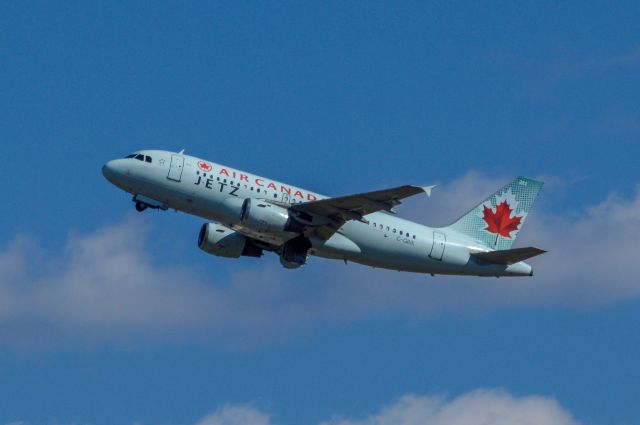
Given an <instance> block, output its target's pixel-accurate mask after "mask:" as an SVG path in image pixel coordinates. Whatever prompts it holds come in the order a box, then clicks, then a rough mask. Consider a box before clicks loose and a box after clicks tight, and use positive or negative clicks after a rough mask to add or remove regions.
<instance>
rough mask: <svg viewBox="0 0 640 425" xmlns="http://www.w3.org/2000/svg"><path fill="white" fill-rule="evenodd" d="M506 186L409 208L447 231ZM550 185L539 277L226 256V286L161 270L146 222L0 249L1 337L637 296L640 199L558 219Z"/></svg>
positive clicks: (532, 233) (275, 329)
mask: <svg viewBox="0 0 640 425" xmlns="http://www.w3.org/2000/svg"><path fill="white" fill-rule="evenodd" d="M507 180H508V179H495V178H488V177H486V176H484V175H481V174H477V173H470V174H468V175H466V176H463V177H461V178H460V179H457V180H456V181H454V182H452V183H450V184H446V185H443V186H441V187H439V188H438V190H437V191H436V192H434V195H433V197H432V198H426V197H424V198H417V199H416V200H414V201H413V202H409V203H408V205H406V206H405V207H404V210H401V211H400V213H401V215H404V216H409V217H411V218H414V219H417V220H419V221H421V222H423V223H426V224H432V225H433V224H435V225H444V224H447V223H448V222H450V221H452V220H453V219H455V218H457V216H459V215H461V214H462V213H464V212H465V211H467V210H468V209H469V208H470V207H472V206H473V205H475V204H476V203H477V202H479V201H480V200H482V199H483V198H484V197H485V196H487V195H489V194H490V193H492V192H493V191H495V189H497V188H498V187H500V186H501V185H502V184H504V183H505V182H506V181H507ZM554 184H556V185H557V182H554ZM551 186H553V185H551ZM546 189H547V190H544V189H543V192H542V202H541V203H539V204H538V205H536V206H535V207H534V210H533V212H532V214H531V215H530V216H529V218H528V220H527V223H526V225H525V227H524V229H523V231H522V232H520V234H519V239H518V241H517V242H516V246H526V245H536V246H539V247H541V248H544V249H547V250H549V253H547V254H545V255H543V256H541V257H538V258H536V259H534V260H532V263H533V265H534V269H535V272H536V274H535V276H534V277H533V278H514V279H491V278H460V277H441V276H437V277H429V276H426V275H416V274H407V273H398V272H392V271H385V270H380V269H375V270H374V269H371V268H367V267H361V266H358V265H352V264H349V265H347V266H345V265H344V264H342V263H341V262H331V261H327V260H321V259H315V258H314V259H312V260H311V261H310V264H309V265H308V266H307V267H304V268H303V269H301V270H296V271H290V270H285V269H283V268H281V267H280V266H279V264H278V262H277V260H276V258H275V257H274V256H273V255H272V254H267V255H266V256H265V257H263V258H262V259H259V260H255V261H245V262H238V261H235V260H227V261H228V263H226V264H228V265H227V266H226V267H227V269H226V270H227V271H230V273H229V277H225V276H226V274H225V273H222V274H221V273H219V270H206V269H203V268H206V266H195V267H189V268H187V267H177V266H175V265H174V264H172V263H166V262H165V263H164V264H157V263H156V262H155V261H154V260H153V259H152V258H150V256H149V252H150V250H149V249H148V246H147V245H148V243H149V242H150V241H152V240H153V237H152V236H151V235H149V234H148V232H145V231H142V232H141V231H140V228H141V227H142V228H143V229H144V225H143V224H142V222H141V221H140V220H139V219H127V220H125V221H124V222H122V223H120V224H118V225H114V226H109V227H106V228H104V229H101V230H98V231H96V232H94V233H91V234H87V235H76V236H73V237H71V238H70V239H69V241H68V243H67V244H66V245H65V246H64V247H63V248H62V249H61V250H60V251H59V252H55V253H47V252H43V251H42V250H41V249H40V248H38V246H37V244H35V243H33V242H30V241H29V240H26V239H24V238H17V239H16V240H15V241H14V242H13V243H11V244H10V245H9V246H8V247H7V248H6V249H5V250H4V251H3V252H0V340H1V341H3V343H7V342H16V341H22V340H24V341H28V342H32V341H36V340H37V341H41V340H43V339H45V340H47V339H48V340H51V341H65V340H66V339H67V338H68V339H77V337H81V338H82V339H85V340H86V339H95V340H105V339H118V338H131V337H132V336H133V337H135V338H158V337H160V338H180V337H185V338H186V337H188V338H191V337H193V336H194V335H200V336H203V337H205V338H212V337H214V338H216V339H223V340H227V339H231V340H233V341H234V342H235V343H239V344H242V345H247V344H260V343H261V342H262V341H263V340H273V339H278V338H287V337H289V336H290V335H291V334H292V332H294V331H299V330H308V329H309V328H310V327H312V326H314V325H322V324H326V323H344V322H351V321H353V320H358V319H362V318H367V317H371V316H373V315H380V314H389V313H390V314H394V315H397V314H401V315H405V316H424V315H432V314H437V313H439V312H453V313H455V314H459V313H461V312H465V313H468V312H476V313H477V312H481V311H486V310H491V309H497V308H504V307H507V308H513V307H516V306H548V305H555V306H570V307H576V306H578V307H585V306H591V305H594V304H595V305H597V304H602V303H611V302H615V301H618V300H627V299H635V298H637V297H638V296H640V270H638V269H637V268H636V267H635V257H636V256H637V252H636V250H635V248H636V244H637V241H638V240H639V239H640V192H637V191H636V192H635V193H633V194H631V195H630V196H626V197H619V196H616V195H614V194H612V195H611V196H609V197H608V198H607V199H605V200H604V201H602V202H600V203H598V204H596V205H592V206H589V207H585V208H584V209H582V210H581V211H571V212H568V211H566V210H565V211H562V212H559V211H558V210H557V209H554V210H553V211H550V210H549V208H548V205H549V204H550V203H548V202H545V197H549V198H550V199H554V200H557V199H558V198H559V197H560V195H558V193H555V194H554V193H553V190H551V191H549V190H548V189H549V188H546ZM191 236H192V235H191ZM193 255H197V254H196V253H195V252H194V253H193ZM220 263H222V261H218V262H216V264H217V265H219V264H220ZM202 276H206V277H202Z"/></svg>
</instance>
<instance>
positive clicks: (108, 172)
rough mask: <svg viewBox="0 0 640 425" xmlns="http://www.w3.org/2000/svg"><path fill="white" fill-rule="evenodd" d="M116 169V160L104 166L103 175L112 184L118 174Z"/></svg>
mask: <svg viewBox="0 0 640 425" xmlns="http://www.w3.org/2000/svg"><path fill="white" fill-rule="evenodd" d="M116 168H117V165H116V161H115V160H113V161H109V162H107V163H106V164H104V165H103V166H102V175H103V176H104V177H105V178H106V179H107V180H109V181H110V182H111V183H113V181H114V180H115V177H116V174H117V170H116Z"/></svg>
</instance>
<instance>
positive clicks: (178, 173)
mask: <svg viewBox="0 0 640 425" xmlns="http://www.w3.org/2000/svg"><path fill="white" fill-rule="evenodd" d="M183 168H184V157H183V156H180V155H171V165H170V166H169V174H168V175H167V178H168V179H169V180H173V181H176V182H179V181H180V179H181V178H182V169H183Z"/></svg>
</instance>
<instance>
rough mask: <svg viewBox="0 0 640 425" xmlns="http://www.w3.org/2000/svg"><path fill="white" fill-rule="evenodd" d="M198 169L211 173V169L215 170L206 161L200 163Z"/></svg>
mask: <svg viewBox="0 0 640 425" xmlns="http://www.w3.org/2000/svg"><path fill="white" fill-rule="evenodd" d="M198 167H200V169H201V170H204V171H211V168H213V167H211V165H210V164H207V163H206V162H204V161H200V162H198Z"/></svg>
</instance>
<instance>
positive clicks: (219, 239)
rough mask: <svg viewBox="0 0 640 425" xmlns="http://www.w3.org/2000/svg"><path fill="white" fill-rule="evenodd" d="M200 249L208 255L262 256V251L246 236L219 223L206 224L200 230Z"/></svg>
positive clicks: (232, 256)
mask: <svg viewBox="0 0 640 425" xmlns="http://www.w3.org/2000/svg"><path fill="white" fill-rule="evenodd" d="M198 247H200V249H201V250H203V251H204V252H206V253H207V254H213V255H217V256H218V257H227V258H238V257H240V256H241V255H244V256H248V257H260V256H262V249H261V248H260V247H258V246H256V245H255V244H254V243H253V242H252V241H251V240H250V239H248V238H247V237H245V236H244V235H242V234H240V233H238V232H236V231H235V230H232V229H229V228H228V227H225V226H223V225H221V224H217V223H205V224H203V225H202V227H201V228H200V234H199V235H198Z"/></svg>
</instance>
